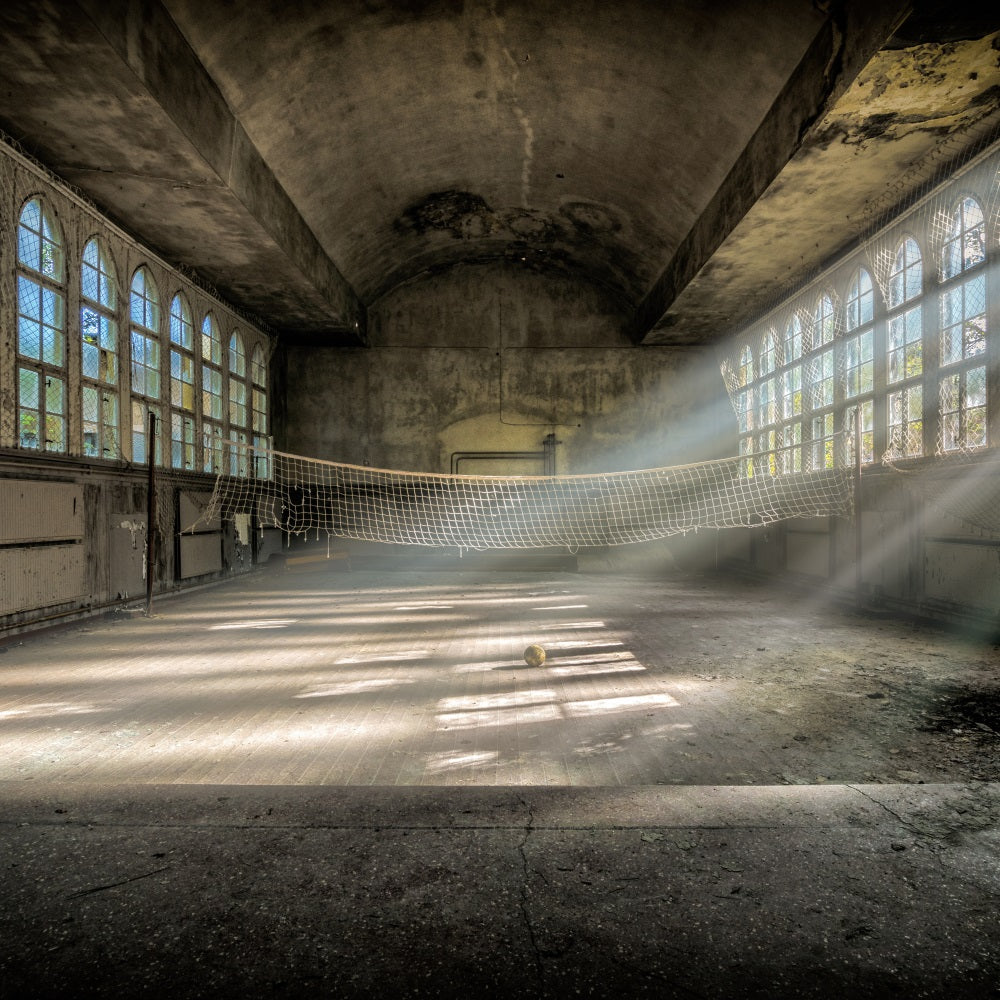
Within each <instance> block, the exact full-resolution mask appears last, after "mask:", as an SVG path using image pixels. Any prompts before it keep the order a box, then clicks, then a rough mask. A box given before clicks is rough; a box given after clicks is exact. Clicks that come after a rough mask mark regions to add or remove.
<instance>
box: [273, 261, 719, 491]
mask: <svg viewBox="0 0 1000 1000" xmlns="http://www.w3.org/2000/svg"><path fill="white" fill-rule="evenodd" d="M368 329H369V336H370V340H371V344H372V346H371V348H369V349H328V350H317V349H316V348H315V347H309V348H308V349H307V348H298V349H297V348H289V349H288V351H287V353H286V356H285V359H284V360H285V372H284V378H285V380H286V407H287V411H286V413H285V414H284V420H283V426H282V427H279V428H277V433H278V437H279V440H280V441H281V444H282V446H283V447H284V448H285V449H287V450H289V451H293V452H296V453H299V454H305V455H310V456H314V457H317V458H324V459H330V460H335V461H343V462H350V463H355V464H365V463H367V464H370V465H373V466H377V467H383V468H393V469H409V470H414V471H421V472H449V471H451V470H452V468H453V462H455V461H456V457H457V456H460V455H465V456H466V457H462V458H460V459H459V462H460V464H459V468H458V471H460V472H469V473H474V474H525V473H532V472H535V473H538V472H541V468H540V466H537V465H534V466H533V465H532V463H531V462H525V461H522V460H517V459H514V458H513V457H511V458H509V459H503V460H491V461H486V460H477V459H475V458H473V457H469V456H468V455H467V454H466V453H469V452H506V453H515V452H537V451H540V450H541V448H542V442H543V439H544V438H545V437H546V435H548V434H554V435H555V436H556V440H557V442H558V444H557V447H556V469H557V471H558V472H560V473H580V472H592V471H603V470H620V469H629V468H642V467H649V466H657V465H672V464H678V463H682V462H689V461H698V460H701V459H705V458H710V457H717V456H719V455H720V454H728V453H729V452H728V451H726V450H725V449H726V448H730V449H731V447H732V444H731V442H732V434H733V427H734V417H733V413H732V408H731V407H730V405H729V403H728V400H727V399H726V397H725V391H724V387H723V383H722V379H721V376H720V373H719V366H718V361H717V359H716V357H715V355H714V353H713V352H711V351H706V350H701V349H695V348H666V347H636V346H634V345H633V344H632V343H631V342H630V341H629V340H628V339H627V337H626V336H625V334H624V332H623V330H622V322H621V313H620V311H619V310H618V309H617V308H616V307H615V304H614V303H613V302H611V301H609V300H608V299H607V298H606V297H605V296H604V295H603V293H602V292H601V291H600V289H597V288H594V287H593V286H591V285H588V284H586V283H583V282H581V281H576V280H574V279H573V278H572V277H571V276H565V277H559V278H554V277H553V276H552V275H551V274H548V275H545V276H542V275H540V274H536V273H534V272H533V271H531V270H530V269H528V268H520V267H518V266H517V264H516V263H511V264H500V265H498V264H490V265H486V264H484V265H463V266H460V267H455V268H453V269H451V270H449V271H448V272H446V273H443V274H439V275H436V276H433V277H431V278H428V279H425V280H423V281H420V282H416V283H411V284H409V285H405V286H402V287H400V288H398V289H396V290H395V291H394V292H392V293H391V294H389V295H387V296H385V297H384V298H382V299H381V300H379V301H378V302H377V303H375V304H374V306H373V307H372V308H371V309H370V311H369V317H368ZM720 449H721V450H720Z"/></svg>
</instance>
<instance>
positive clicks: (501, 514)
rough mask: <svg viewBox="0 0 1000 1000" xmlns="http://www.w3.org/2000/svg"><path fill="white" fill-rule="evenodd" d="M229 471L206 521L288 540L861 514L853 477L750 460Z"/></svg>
mask: <svg viewBox="0 0 1000 1000" xmlns="http://www.w3.org/2000/svg"><path fill="white" fill-rule="evenodd" d="M230 446H231V447H232V448H234V449H238V448H241V447H242V446H240V445H237V444H233V443H230ZM232 467H234V468H238V469H242V470H245V471H247V472H249V473H252V474H251V475H247V476H234V475H219V476H218V477H217V478H216V481H215V486H214V489H213V491H212V495H211V499H210V501H209V503H208V505H207V507H206V508H205V510H204V512H203V514H202V516H201V518H200V519H199V522H198V523H201V522H203V521H210V520H212V519H214V518H217V517H223V518H228V519H237V518H239V519H241V520H242V519H245V518H249V519H250V523H251V524H253V525H255V526H256V527H257V528H259V529H262V528H266V527H272V528H280V529H281V530H282V531H284V532H286V533H288V534H289V535H302V536H305V535H308V534H309V533H311V532H315V533H316V534H317V536H321V535H323V534H326V535H327V536H334V537H339V538H348V539H355V540H359V541H370V542H387V543H392V544H403V545H425V546H448V547H458V548H460V549H469V550H485V549H531V548H543V547H551V546H559V547H562V546H565V547H566V548H568V549H569V550H570V551H576V550H577V549H579V548H583V547H589V546H611V545H626V544H631V543H636V542H648V541H653V540H655V539H660V538H666V537H668V536H670V535H677V534H686V533H688V532H692V531H698V530H699V529H703V528H733V527H753V526H757V525H763V524H769V523H772V522H775V521H780V520H785V519H787V518H792V517H816V516H823V515H844V516H849V515H850V514H851V512H852V510H853V480H852V475H851V471H850V470H849V469H844V468H831V469H823V470H820V471H815V472H798V473H792V474H788V475H766V474H759V473H758V474H754V468H753V465H752V464H748V463H747V461H746V456H742V457H734V458H725V459H719V460H715V461H709V462H701V463H697V464H694V465H682V466H672V467H667V468H658V469H642V470H638V471H632V472H608V473H595V474H587V475H566V476H516V477H502V476H470V475H447V474H439V473H419V472H398V471H391V470H386V469H374V468H369V467H367V466H358V465H346V464H341V463H337V462H326V461H321V460H317V459H310V458H304V457H302V456H299V455H291V454H286V453H284V452H279V451H271V450H268V451H263V450H261V449H250V448H248V449H247V454H246V455H245V456H240V457H239V460H234V462H233V463H232ZM195 527H196V525H192V526H190V527H189V528H187V529H185V530H192V529H193V528H195Z"/></svg>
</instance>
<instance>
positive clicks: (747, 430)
mask: <svg viewBox="0 0 1000 1000" xmlns="http://www.w3.org/2000/svg"><path fill="white" fill-rule="evenodd" d="M753 377H754V364H753V351H751V350H750V348H749V347H748V346H745V347H744V348H743V350H742V351H741V352H740V363H739V366H738V368H737V370H736V424H737V427H738V428H739V433H740V454H742V455H745V456H747V457H748V462H747V469H746V471H747V473H748V474H751V475H752V473H753V460H752V459H750V458H749V456H751V455H752V454H753V450H754V444H753V417H754V412H753Z"/></svg>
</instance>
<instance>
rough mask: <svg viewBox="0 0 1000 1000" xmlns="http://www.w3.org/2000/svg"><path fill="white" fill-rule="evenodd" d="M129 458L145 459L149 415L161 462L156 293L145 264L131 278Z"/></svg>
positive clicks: (146, 459)
mask: <svg viewBox="0 0 1000 1000" xmlns="http://www.w3.org/2000/svg"><path fill="white" fill-rule="evenodd" d="M130 316H131V324H130V327H131V337H130V340H131V348H132V461H133V462H136V463H142V462H147V461H148V460H149V452H148V450H147V449H148V447H149V440H148V438H149V417H150V415H151V414H152V416H153V417H154V418H155V420H156V433H155V435H154V437H155V441H154V450H153V460H154V462H156V464H157V465H162V464H163V452H162V447H161V445H160V433H159V423H160V403H159V400H160V297H159V293H158V292H157V290H156V284H155V282H154V281H153V279H152V277H151V276H150V274H149V272H148V271H147V269H146V268H145V267H140V268H139V270H137V271H136V272H135V275H134V276H133V278H132V290H131V308H130Z"/></svg>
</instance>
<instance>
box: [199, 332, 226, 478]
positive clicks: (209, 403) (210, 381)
mask: <svg viewBox="0 0 1000 1000" xmlns="http://www.w3.org/2000/svg"><path fill="white" fill-rule="evenodd" d="M201 416H202V422H201V442H202V468H203V469H204V470H205V472H221V471H222V440H223V439H222V420H223V414H222V336H221V335H220V333H219V325H218V323H217V322H216V321H215V316H213V315H212V313H208V314H207V315H206V316H205V318H204V320H203V321H202V324H201Z"/></svg>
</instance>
